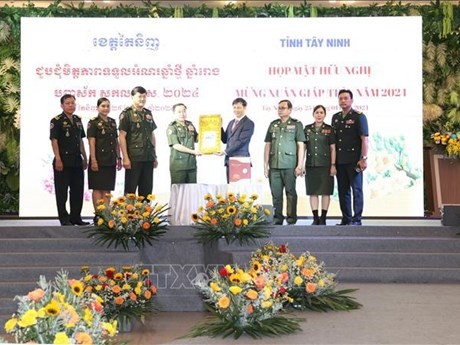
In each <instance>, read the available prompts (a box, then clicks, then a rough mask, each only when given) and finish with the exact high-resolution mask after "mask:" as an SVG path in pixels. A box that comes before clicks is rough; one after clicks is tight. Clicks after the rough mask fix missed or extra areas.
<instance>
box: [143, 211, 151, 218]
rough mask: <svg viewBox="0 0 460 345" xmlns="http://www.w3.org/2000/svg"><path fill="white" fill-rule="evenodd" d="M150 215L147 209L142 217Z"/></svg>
mask: <svg viewBox="0 0 460 345" xmlns="http://www.w3.org/2000/svg"><path fill="white" fill-rule="evenodd" d="M149 216H150V212H147V211H146V212H144V213H142V217H144V218H148V217H149Z"/></svg>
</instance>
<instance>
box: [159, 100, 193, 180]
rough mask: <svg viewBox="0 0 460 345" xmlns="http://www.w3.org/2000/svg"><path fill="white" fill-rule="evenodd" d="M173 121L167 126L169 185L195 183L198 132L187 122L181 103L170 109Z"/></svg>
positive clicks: (184, 107) (184, 109)
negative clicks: (169, 153) (169, 150)
mask: <svg viewBox="0 0 460 345" xmlns="http://www.w3.org/2000/svg"><path fill="white" fill-rule="evenodd" d="M172 111H173V114H174V117H175V120H174V121H173V122H171V123H170V124H169V126H168V131H167V136H168V145H169V147H170V149H171V155H170V156H169V172H170V175H171V184H176V183H196V174H197V166H196V156H200V155H201V154H200V152H199V151H198V150H195V143H197V142H198V132H197V130H196V128H195V126H194V125H193V123H192V122H190V121H187V107H186V106H185V104H183V103H178V104H175V105H174V106H173V108H172Z"/></svg>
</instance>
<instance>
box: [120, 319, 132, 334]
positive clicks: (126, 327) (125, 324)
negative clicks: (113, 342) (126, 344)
mask: <svg viewBox="0 0 460 345" xmlns="http://www.w3.org/2000/svg"><path fill="white" fill-rule="evenodd" d="M132 330H133V323H132V320H131V319H130V318H128V317H126V316H123V315H120V316H119V317H118V331H119V332H120V333H129V332H131V331H132Z"/></svg>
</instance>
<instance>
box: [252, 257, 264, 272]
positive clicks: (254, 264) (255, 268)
mask: <svg viewBox="0 0 460 345" xmlns="http://www.w3.org/2000/svg"><path fill="white" fill-rule="evenodd" d="M261 267H262V265H261V264H260V262H259V261H257V260H254V261H253V262H252V265H251V269H252V270H253V271H254V272H259V270H260V268H261Z"/></svg>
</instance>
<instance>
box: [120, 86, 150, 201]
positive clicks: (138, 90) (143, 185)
mask: <svg viewBox="0 0 460 345" xmlns="http://www.w3.org/2000/svg"><path fill="white" fill-rule="evenodd" d="M131 96H132V102H133V105H132V106H130V107H128V108H126V109H124V110H123V111H122V112H121V114H120V124H119V127H118V128H119V130H120V133H119V141H120V148H121V152H122V153H123V167H124V168H125V190H124V192H125V194H127V193H134V194H135V193H136V189H137V192H138V195H139V196H144V197H146V196H147V195H149V194H151V193H152V188H153V169H154V168H156V167H157V166H158V161H157V156H156V152H155V146H156V139H155V133H154V130H155V129H156V128H157V125H156V124H155V121H154V120H153V116H152V112H151V111H150V110H148V109H146V108H144V105H145V103H146V101H147V90H146V89H144V88H143V87H142V86H136V87H135V88H134V89H133V90H132V91H131Z"/></svg>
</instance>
